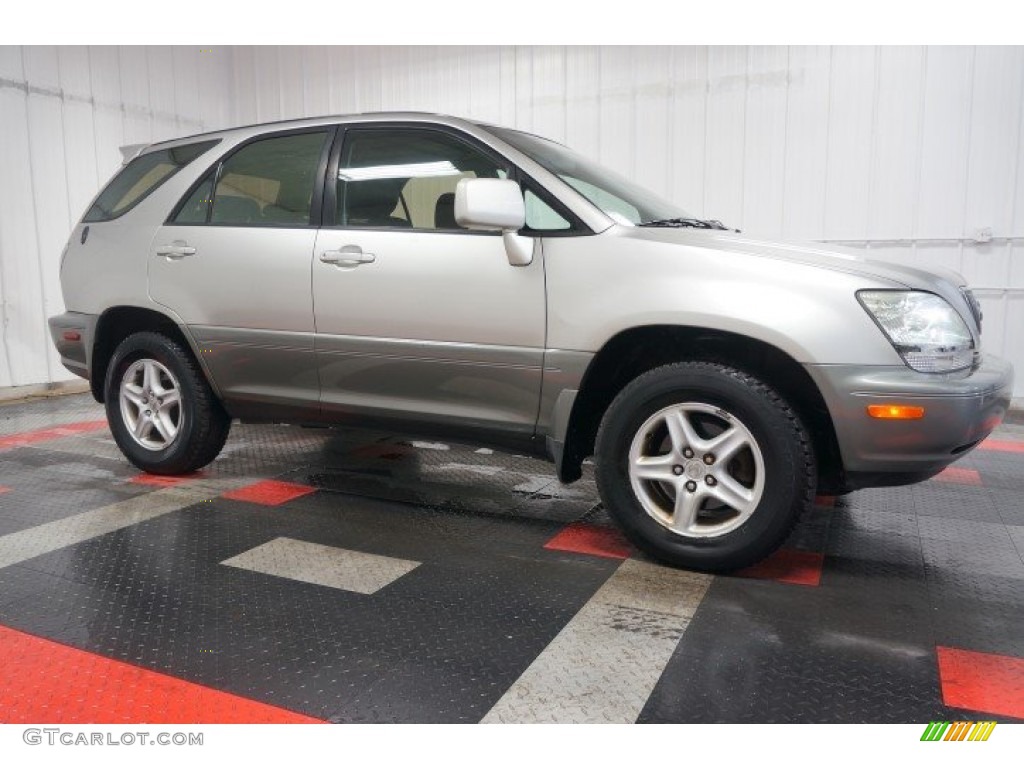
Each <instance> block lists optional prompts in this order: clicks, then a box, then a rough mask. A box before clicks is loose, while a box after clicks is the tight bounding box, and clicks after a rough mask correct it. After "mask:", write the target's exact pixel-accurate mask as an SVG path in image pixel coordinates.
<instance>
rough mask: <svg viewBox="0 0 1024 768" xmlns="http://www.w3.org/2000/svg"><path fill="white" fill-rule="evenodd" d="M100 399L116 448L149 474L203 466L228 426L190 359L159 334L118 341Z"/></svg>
mask: <svg viewBox="0 0 1024 768" xmlns="http://www.w3.org/2000/svg"><path fill="white" fill-rule="evenodd" d="M104 401H105V404H106V410H107V421H108V422H109V423H110V431H111V433H112V434H113V436H114V441H115V442H116V443H117V445H118V447H119V448H120V449H121V452H122V453H123V454H124V455H125V457H127V459H128V461H130V462H131V463H132V464H134V465H135V466H136V467H138V468H139V469H141V470H144V471H146V472H150V473H152V474H155V475H180V474H186V473H188V472H194V471H196V470H197V469H200V468H202V467H205V466H206V465H207V464H209V463H210V462H211V461H213V460H214V459H215V458H216V457H217V454H218V453H220V450H221V448H223V447H224V442H225V441H226V440H227V437H228V431H229V430H230V428H231V419H230V417H229V416H228V415H227V413H225V411H224V409H223V408H222V407H221V405H220V403H219V402H218V401H217V398H216V396H215V395H214V394H213V391H212V390H211V389H210V385H209V384H208V383H207V382H206V379H205V378H204V377H203V375H202V373H201V372H200V370H199V367H198V365H197V364H196V362H195V360H194V359H193V358H192V356H191V355H190V354H189V353H188V352H187V351H186V350H185V349H184V348H183V347H182V346H181V345H180V344H179V343H178V342H176V341H174V340H173V339H170V338H168V337H167V336H164V335H163V334H160V333H151V332H148V331H146V332H140V333H135V334H132V335H131V336H129V337H128V338H126V339H125V340H124V341H122V342H121V343H120V344H119V345H118V347H117V349H116V350H114V355H113V357H112V358H111V360H110V365H109V366H108V367H107V376H106V380H105V382H104Z"/></svg>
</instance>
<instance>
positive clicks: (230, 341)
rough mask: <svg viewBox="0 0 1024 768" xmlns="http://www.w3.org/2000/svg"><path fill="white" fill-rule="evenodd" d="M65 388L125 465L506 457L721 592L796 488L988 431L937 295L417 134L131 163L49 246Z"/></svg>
mask: <svg viewBox="0 0 1024 768" xmlns="http://www.w3.org/2000/svg"><path fill="white" fill-rule="evenodd" d="M61 282H62V286H63V290H64V299H65V302H66V305H67V307H68V309H69V311H68V312H67V313H65V314H63V315H60V316H59V317H54V318H52V319H51V320H50V328H51V332H52V335H53V339H54V343H55V344H56V345H57V348H58V349H59V351H60V354H61V357H62V359H63V362H64V364H65V365H66V366H67V367H68V368H69V369H70V370H71V371H73V372H75V373H76V374H79V375H81V376H83V377H85V378H87V379H88V380H89V381H90V383H91V385H92V392H93V394H94V396H95V397H96V399H97V400H99V401H101V402H104V403H105V404H106V410H107V416H108V419H109V421H110V427H111V430H112V432H113V435H114V438H115V439H116V441H117V443H118V445H119V446H120V447H121V450H122V451H123V452H124V454H125V455H126V456H127V457H128V459H129V461H131V462H132V463H133V464H135V465H136V466H137V467H140V468H141V469H143V470H146V471H148V472H153V473H158V474H177V473H184V472H190V471H193V470H196V469H198V468H200V467H202V466H204V465H205V464H207V463H209V462H211V461H212V460H213V459H214V458H215V457H216V456H217V454H218V452H219V451H220V450H221V448H222V446H223V445H224V442H225V440H226V439H227V436H228V429H229V425H230V423H231V420H232V419H233V418H239V419H243V420H246V421H253V422H291V423H301V424H334V425H344V426H363V427H374V428H382V429H386V430H391V431H396V432H399V433H403V434H410V435H413V434H420V435H429V436H436V437H446V438H450V439H455V440H461V441H465V442H472V443H480V444H488V445H492V446H497V447H507V448H513V449H515V450H517V451H526V452H529V453H531V454H533V455H536V456H544V457H547V458H549V459H550V460H551V461H553V462H554V464H555V466H556V468H557V472H558V477H559V478H560V479H561V480H562V481H563V482H571V481H573V480H576V479H577V478H579V477H580V474H581V465H582V462H583V460H584V459H585V458H586V457H588V456H591V455H593V456H594V458H595V463H596V477H597V482H598V486H599V489H600V492H601V496H602V499H603V500H604V502H605V504H606V506H607V508H608V510H609V512H610V513H611V514H612V515H613V516H614V518H615V519H616V520H617V521H618V523H619V524H620V525H621V526H622V528H623V530H624V531H625V533H626V534H627V535H628V536H629V538H630V539H631V540H632V541H633V542H634V543H635V544H636V545H638V546H639V547H641V548H642V549H644V550H646V551H647V552H649V553H651V554H652V555H654V556H656V557H658V558H661V559H662V560H665V561H668V562H671V563H674V564H677V565H680V566H684V567H689V568H698V569H705V570H728V569H733V568H738V567H741V566H745V565H748V564H750V563H752V562H754V561H756V560H758V559H760V558H762V557H763V556H765V555H766V554H768V553H769V552H771V551H772V550H773V549H774V548H776V547H777V546H778V545H779V544H780V543H781V542H782V541H783V540H784V539H785V537H786V535H787V533H788V532H789V531H790V529H791V527H792V526H793V524H794V523H795V521H796V520H797V518H798V516H799V515H800V513H801V511H802V510H804V509H805V508H807V507H808V505H810V504H811V503H812V502H813V499H814V497H815V493H816V492H817V493H827V494H841V493H846V492H849V491H851V490H854V489H857V488H864V487H869V486H882V485H897V484H903V483H911V482H917V481H920V480H924V479H926V478H928V477H930V476H932V475H934V474H936V473H937V472H939V471H940V470H942V469H943V467H945V466H946V465H948V464H949V463H950V462H952V461H955V460H956V459H957V458H958V457H960V456H963V455H964V454H965V453H966V452H967V451H969V450H971V448H973V447H974V446H975V445H977V443H978V442H979V441H980V440H982V439H983V438H984V437H985V436H986V435H987V434H988V433H989V432H990V431H991V430H992V429H993V428H994V427H995V426H996V425H997V424H998V423H999V422H1000V420H1001V419H1002V417H1003V414H1004V412H1005V411H1006V409H1007V407H1008V405H1009V398H1010V392H1011V388H1012V378H1013V372H1012V369H1011V367H1010V366H1009V365H1008V364H1007V363H1005V362H1003V361H1001V360H998V359H995V358H993V357H991V356H988V355H982V353H981V312H980V311H979V307H978V304H977V302H976V301H975V300H974V297H973V296H972V295H971V293H970V291H969V290H967V288H966V287H965V286H964V281H963V280H962V279H961V278H959V276H957V275H953V274H949V275H943V276H940V275H937V274H933V273H931V272H926V271H922V270H918V269H910V268H905V267H897V266H893V265H890V264H885V263H880V262H877V261H871V260H867V259H864V258H860V257H859V256H856V255H854V254H852V253H849V252H845V251H841V250H839V249H835V248H826V247H824V246H820V245H793V244H783V243H775V242H764V241H761V240H755V239H753V238H750V237H747V236H745V235H742V234H740V233H738V232H735V231H732V230H728V229H726V228H725V227H723V226H722V225H721V224H720V223H718V222H716V221H706V220H701V219H698V218H695V217H694V216H691V215H690V214H688V213H687V212H686V211H684V210H682V209H680V208H679V207H677V206H676V205H675V204H673V203H671V202H668V201H666V200H663V199H661V198H660V197H658V196H657V195H654V194H652V193H651V192H648V191H646V190H644V189H642V188H640V187H638V186H636V185H634V184H632V183H630V182H629V181H627V180H625V179H623V178H621V177H619V176H617V175H616V174H614V173H611V172H609V171H607V170H605V169H603V168H601V167H599V166H597V165H595V164H594V163H593V162H591V161H590V160H588V159H586V158H584V157H581V156H580V155H578V154H576V153H574V152H572V151H571V150H569V149H567V148H566V147H564V146H562V145H560V144H557V143H555V142H553V141H548V140H546V139H543V138H540V137H538V136H533V135H530V134H527V133H522V132H520V131H515V130H510V129H507V128H499V127H496V126H491V125H481V124H478V123H473V122H469V121H466V120H460V119H455V118H449V117H441V116H437V115H424V114H373V115H354V116H347V117H328V118H316V119H309V120H298V121H291V122H284V123H275V124H271V125H259V126H252V127H247V128H238V129H232V130H227V131H221V132H217V133H210V134H204V135H202V136H193V137H189V138H183V139H176V140H174V141H167V142H162V143H159V144H153V145H152V146H148V147H145V148H143V149H141V150H140V151H138V152H137V153H136V155H135V157H134V158H133V159H131V160H130V162H127V164H126V165H125V166H124V167H123V169H122V170H121V171H120V172H119V173H118V174H117V175H116V176H115V177H114V178H113V180H112V181H111V182H110V183H109V184H108V185H107V186H106V188H105V189H104V190H103V191H102V192H101V193H100V194H99V195H98V196H97V198H96V199H95V201H94V202H93V203H92V205H91V206H90V207H89V209H88V212H87V213H86V214H85V217H84V218H83V219H82V221H81V223H80V224H79V225H78V226H77V227H76V228H75V230H74V232H73V233H72V236H71V239H70V241H69V242H68V246H67V248H66V249H65V252H64V255H63V259H62V263H61Z"/></svg>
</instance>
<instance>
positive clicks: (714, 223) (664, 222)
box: [637, 216, 728, 229]
mask: <svg viewBox="0 0 1024 768" xmlns="http://www.w3.org/2000/svg"><path fill="white" fill-rule="evenodd" d="M637 226H640V227H692V228H693V229H728V227H727V226H725V224H723V223H722V222H720V221H718V220H717V219H688V218H685V217H682V216H681V217H678V218H674V219H654V220H653V221H645V222H642V223H640V224H638V225H637Z"/></svg>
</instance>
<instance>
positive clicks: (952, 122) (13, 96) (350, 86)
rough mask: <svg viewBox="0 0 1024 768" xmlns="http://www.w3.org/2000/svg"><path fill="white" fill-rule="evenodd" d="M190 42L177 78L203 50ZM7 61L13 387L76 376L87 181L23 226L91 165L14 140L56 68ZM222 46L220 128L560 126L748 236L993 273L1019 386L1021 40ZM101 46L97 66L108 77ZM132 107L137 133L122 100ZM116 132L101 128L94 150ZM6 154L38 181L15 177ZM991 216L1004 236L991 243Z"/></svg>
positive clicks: (1000, 323)
mask: <svg viewBox="0 0 1024 768" xmlns="http://www.w3.org/2000/svg"><path fill="white" fill-rule="evenodd" d="M26 50H27V51H30V50H31V49H26ZM129 50H133V49H129ZM189 51H194V49H189ZM108 55H109V54H108ZM124 55H125V53H124V51H120V52H118V53H117V54H115V56H117V58H119V59H120V58H123V57H124ZM133 55H142V56H143V57H144V60H145V63H146V68H147V71H148V72H149V73H150V75H149V77H148V79H145V82H144V83H140V85H145V84H146V83H148V84H150V87H151V88H152V87H153V86H155V85H157V81H158V79H159V76H158V75H157V74H156V72H157V70H158V69H159V68H160V66H161V63H160V62H161V58H160V57H161V56H163V54H161V53H159V49H157V51H156V52H154V50H153V49H146V51H145V53H141V54H139V53H137V52H136V53H135V54H133ZM174 55H175V57H177V58H175V72H177V71H178V69H179V66H178V64H177V62H178V58H182V59H185V58H187V57H186V54H185V52H182V53H175V54H174ZM2 56H3V58H2V59H0V62H2V63H0V67H2V70H0V77H2V78H4V81H3V82H4V85H3V87H2V89H0V98H2V99H3V101H2V102H0V104H2V105H3V112H2V118H0V120H2V124H3V134H2V135H0V138H3V139H5V140H4V142H3V144H4V146H3V147H2V148H0V159H2V161H3V167H4V169H5V181H4V183H3V184H2V185H0V186H2V189H0V194H2V195H3V197H0V258H3V260H4V269H3V270H2V271H0V281H4V284H6V285H11V286H13V290H15V291H16V292H17V293H18V294H19V295H20V293H21V291H22V290H25V291H26V292H27V294H26V295H28V296H30V298H29V299H28V300H27V301H26V303H25V304H24V305H23V307H22V311H20V313H19V314H18V315H17V317H16V322H14V321H12V320H11V314H10V311H9V310H8V308H7V303H6V302H7V301H8V300H5V307H4V311H5V318H7V326H6V327H7V329H8V331H7V334H8V336H7V338H8V345H7V346H6V347H5V349H8V350H10V349H13V348H15V347H14V345H17V349H18V350H19V353H18V356H19V357H20V356H21V355H24V357H25V362H23V363H21V364H20V367H14V366H13V365H12V364H11V363H8V362H7V361H6V360H4V359H3V357H2V355H0V385H2V384H4V383H5V382H7V383H10V382H12V381H13V382H15V383H25V382H27V381H30V380H31V379H26V378H25V371H32V372H34V373H33V375H39V372H43V373H45V374H46V375H47V376H50V377H54V378H56V377H60V376H61V375H62V374H61V372H60V371H59V370H56V369H55V368H54V365H55V363H54V361H53V358H52V355H51V356H50V357H49V358H47V354H48V353H47V352H46V349H47V345H46V342H45V338H44V334H43V326H42V325H41V323H42V320H41V318H42V316H43V314H44V312H43V311H42V310H41V309H40V304H39V292H40V290H42V291H43V294H44V296H45V300H46V301H47V302H49V304H48V308H47V310H46V311H50V309H49V307H52V306H53V305H54V303H59V297H58V296H55V295H54V293H53V290H54V287H55V286H56V282H55V279H53V277H54V273H53V266H54V264H55V262H56V258H57V254H58V253H59V250H60V243H62V242H63V238H64V236H65V234H66V231H67V229H68V227H69V225H70V217H74V216H77V215H78V213H79V212H80V209H81V207H82V205H84V199H85V198H88V197H89V193H82V194H79V193H78V192H75V193H74V194H73V195H72V196H73V197H74V201H75V202H74V204H73V205H70V206H69V207H70V208H72V209H74V210H73V212H72V213H70V214H68V215H66V216H65V218H64V219H63V222H62V223H61V224H60V226H58V223H57V222H56V221H54V223H53V224H52V226H54V227H56V228H57V229H58V230H60V231H59V232H53V233H52V234H51V233H50V232H49V231H48V230H47V231H46V236H47V238H49V239H48V240H47V241H46V243H44V242H43V238H42V237H41V236H40V235H39V234H38V230H37V229H35V228H33V227H32V226H27V225H26V222H31V221H32V219H33V216H39V215H40V212H39V208H40V206H39V204H38V203H34V202H33V198H22V197H21V194H22V192H23V191H24V189H25V187H24V184H25V183H27V180H30V179H31V180H35V179H36V177H37V176H38V175H39V174H41V173H48V174H49V178H50V181H49V182H42V181H40V182H35V183H34V184H33V188H34V190H35V191H34V193H33V194H34V199H36V200H38V199H39V198H40V194H42V195H43V196H44V197H45V196H46V195H47V194H51V193H48V192H47V191H46V190H47V189H53V190H54V192H53V193H52V194H58V195H59V194H63V193H62V192H61V190H62V189H63V188H64V187H61V186H60V178H59V174H58V171H61V172H62V171H63V169H64V168H65V167H67V168H68V171H67V173H68V177H69V179H68V182H67V184H70V182H71V177H72V175H74V177H75V179H76V180H78V182H77V183H79V184H83V182H81V181H80V179H81V178H82V176H83V171H82V170H81V168H79V167H78V166H80V165H81V164H82V161H81V159H80V158H78V157H77V156H72V152H71V149H72V147H73V144H72V143H69V142H65V146H66V147H67V148H68V150H67V152H66V153H65V154H66V155H67V162H66V163H65V160H64V158H57V157H48V158H46V160H45V162H44V161H43V160H40V164H39V165H38V167H37V165H36V164H32V165H28V164H27V161H26V159H25V154H26V153H25V152H24V150H23V149H22V150H21V151H18V150H17V149H13V150H12V149H10V148H9V147H8V146H7V144H8V140H7V137H8V136H9V135H10V134H12V133H13V134H15V135H16V138H17V137H18V136H20V135H21V134H18V130H17V129H16V128H15V129H11V128H9V127H8V122H12V123H18V120H21V124H22V125H26V124H31V122H32V120H33V118H32V117H31V116H29V117H28V118H27V120H26V117H25V115H24V113H25V111H26V106H25V105H26V101H27V102H28V103H29V104H31V103H32V102H33V100H35V101H40V104H38V105H37V106H36V107H35V110H36V111H39V112H40V115H39V116H38V117H37V118H35V119H36V120H43V119H44V116H43V114H42V110H43V109H44V108H45V105H46V104H49V102H48V101H46V99H47V98H50V99H53V98H54V97H52V96H51V97H47V96H45V95H36V96H34V95H33V94H32V92H31V90H30V91H29V93H28V94H26V93H25V90H24V89H23V88H22V89H20V90H19V88H17V87H11V86H8V85H7V81H8V80H13V81H16V82H24V81H26V80H28V81H29V82H30V83H31V82H33V80H32V78H34V77H39V76H40V75H37V74H33V73H34V72H35V70H36V68H34V67H32V66H31V65H29V64H28V62H29V61H30V60H31V59H33V58H34V56H35V55H34V54H20V53H19V54H15V55H14V56H13V57H12V56H11V55H10V54H8V53H7V52H4V53H3V54H2ZM64 56H65V53H64V49H62V50H61V53H60V57H59V58H60V60H61V61H63V59H64ZM192 56H193V57H194V58H193V59H188V60H189V61H193V60H195V61H197V62H199V63H197V66H201V62H202V60H201V59H200V58H199V54H195V53H194V52H193V53H192ZM215 56H216V57H217V58H215V59H213V61H215V66H221V65H223V64H224V62H228V67H229V69H230V73H229V75H228V77H227V79H224V78H218V77H215V78H214V79H213V80H212V81H210V82H209V83H207V88H208V89H215V88H216V87H218V86H219V87H220V90H208V91H207V93H208V94H210V93H212V94H215V96H214V101H215V102H216V103H215V104H212V105H210V107H211V109H213V108H214V107H216V109H219V110H223V109H225V106H224V105H228V106H227V107H226V108H228V109H229V110H230V112H229V114H228V115H227V116H226V117H225V116H224V115H223V113H222V112H218V111H216V110H214V111H212V112H210V113H207V112H205V111H204V109H203V105H202V104H200V105H199V109H198V110H197V111H198V119H200V120H203V121H205V122H207V123H209V124H211V125H213V124H216V123H217V122H218V121H220V120H224V119H226V120H228V121H229V122H231V123H234V124H242V123H252V122H261V121H266V120H276V119H281V118H288V117H298V116H303V115H319V114H328V113H340V112H360V111H372V110H380V109H420V110H430V111H438V112H448V113H453V114H458V115H464V116H468V117H473V118H477V119H481V120H488V121H494V122H499V123H502V124H506V125H511V126H516V127H520V128H524V129H527V130H531V131H535V132H537V133H541V134H544V135H547V136H550V137H552V138H554V139H558V140H561V141H564V142H566V143H567V144H569V145H571V146H573V147H575V148H576V149H579V150H581V151H582V152H584V153H586V154H589V155H591V156H594V157H597V158H599V159H600V160H601V161H602V162H604V163H605V164H607V165H609V166H611V167H613V168H616V169H617V170H620V171H622V172H624V173H626V174H627V175H630V176H632V177H634V178H635V179H637V180H638V181H640V182H641V183H643V184H645V185H647V186H649V187H651V188H653V189H656V190H658V191H660V192H662V193H664V194H665V195H667V196H669V197H671V198H673V199H675V200H677V201H678V202H679V203H680V204H682V205H683V206H684V207H686V208H687V209H689V210H690V211H692V212H694V213H695V214H697V215H701V216H709V217H713V218H720V219H722V220H723V221H725V222H727V223H728V224H730V225H732V226H736V227H739V228H741V229H743V230H744V231H745V232H747V233H750V234H758V235H765V236H769V237H777V236H782V237H788V238H797V239H806V240H825V241H835V242H842V243H846V244H849V245H853V246H856V247H861V248H866V249H870V250H871V252H872V253H873V254H875V255H878V256H881V257H883V258H898V259H901V260H905V261H911V262H917V263H921V264H924V265H939V266H944V267H951V268H953V269H956V270H958V271H961V272H963V273H964V275H965V276H966V277H967V278H968V280H969V281H970V282H971V283H972V284H974V285H976V286H978V287H979V289H980V290H979V291H978V293H979V296H980V297H981V299H982V302H983V305H984V307H985V311H986V323H985V344H986V347H987V348H988V349H990V350H992V351H994V352H997V353H999V354H1002V355H1004V356H1006V357H1009V358H1010V359H1012V360H1013V361H1014V362H1015V363H1016V365H1017V368H1018V370H1019V371H1020V372H1021V374H1020V376H1018V391H1017V394H1018V396H1020V395H1024V341H1022V331H1024V121H1022V109H1024V47H1010V48H1006V47H1004V48H999V47H860V48H852V47H820V48H807V47H784V46H772V47H709V48H702V47H687V48H667V47H468V48H457V47H360V48H325V47H307V48H278V47H256V48H232V49H217V50H216V51H215ZM164 58H165V59H166V56H164ZM8 59H10V61H8ZM23 59H24V61H25V63H22V60H23ZM89 59H90V64H91V68H92V71H93V72H94V73H95V72H96V71H97V69H100V70H104V71H106V69H105V67H104V66H103V65H102V63H100V64H99V65H98V64H97V62H96V61H95V59H94V58H93V56H92V55H90V57H89ZM164 66H166V61H165V62H164ZM121 68H122V69H123V68H124V67H123V65H122V67H121ZM129 69H132V68H131V67H129ZM27 70H32V72H33V73H30V74H26V71H27ZM12 72H13V74H12ZM60 74H61V75H62V76H63V74H64V73H63V70H61V72H60ZM95 77H96V75H95V74H94V75H93V80H94V82H95ZM111 77H113V78H115V79H116V75H115V76H111ZM132 77H135V78H140V76H139V74H138V72H134V74H133V75H132ZM115 87H116V86H115ZM65 88H67V86H65ZM129 92H130V93H131V94H132V95H133V98H138V99H139V100H140V101H141V103H142V104H144V105H145V104H148V102H147V101H145V99H146V98H147V94H148V93H149V91H147V89H146V88H144V87H136V88H133V89H125V88H124V87H123V86H122V87H121V88H120V93H121V94H122V96H123V95H124V94H126V93H129ZM8 101H11V102H12V103H14V104H15V106H17V105H18V104H20V105H21V106H20V109H21V117H20V118H17V119H14V120H9V116H8V114H7V113H8V106H7V105H8ZM174 103H175V104H176V105H178V104H179V102H178V101H175V102H174ZM49 108H50V111H51V113H53V112H54V110H56V111H57V113H59V112H60V107H55V106H53V105H52V104H51V105H50V107H49ZM164 108H165V109H166V108H167V107H166V106H165V107H164ZM174 109H178V110H180V109H181V107H180V105H179V106H175V107H174ZM183 114H186V113H183ZM51 118H53V115H51ZM63 120H64V121H65V125H67V121H68V106H67V103H66V100H65V103H64V107H63ZM123 123H124V126H125V128H124V132H125V133H127V132H128V131H127V127H128V124H129V119H128V117H127V116H124V120H123ZM162 127H168V126H162ZM20 130H21V131H22V133H24V132H25V129H24V128H21V129H20ZM40 130H41V131H42V133H45V132H46V130H47V129H42V128H41V129H40ZM48 130H49V131H50V133H51V134H55V135H56V136H58V137H59V134H60V131H59V130H58V129H55V128H53V127H50V128H49V129H48ZM97 130H98V129H97ZM187 130H190V128H188V127H186V126H184V125H182V130H181V131H180V132H182V133H183V132H186V131H187ZM171 132H172V133H173V132H174V131H173V130H172V131H171ZM115 134H116V132H113V131H108V132H107V133H106V134H105V135H104V136H105V137H107V138H109V139H111V140H113V139H115ZM41 135H42V134H41ZM161 135H164V134H161ZM143 138H144V137H143ZM116 139H117V140H116V141H112V143H111V144H110V146H109V148H108V147H107V145H106V144H105V143H104V149H103V151H104V152H108V156H112V153H116V143H117V142H118V141H122V143H127V142H129V141H139V140H141V139H140V138H138V132H135V133H134V134H133V136H132V138H130V139H129V138H127V137H124V138H123V140H122V138H121V137H120V136H116ZM105 140H106V139H104V141H105ZM33 141H35V140H33ZM43 142H44V140H43V139H40V140H39V141H38V142H36V143H37V144H40V145H42V146H45V144H44V143H43ZM100 143H101V137H100V135H99V134H98V133H97V134H96V136H95V141H94V142H93V144H94V145H95V147H96V150H95V151H96V152H97V153H98V152H100V149H99V145H100ZM21 146H24V143H23V144H22V145H21ZM38 151H39V152H40V153H41V152H42V150H41V149H40V150H38ZM61 151H62V152H64V150H63V149H62V150H61ZM76 151H77V150H76ZM33 157H34V155H33ZM90 157H91V155H90ZM76 163H77V164H78V165H74V164H76ZM86 164H88V163H86ZM9 165H10V167H17V169H19V170H18V172H19V173H20V174H21V176H20V177H19V178H21V179H24V180H26V181H24V182H20V183H19V184H18V185H12V184H8V183H7V182H6V173H7V171H6V169H7V168H8V167H9ZM74 168H77V170H74V171H73V170H72V169H74ZM95 179H96V176H95V175H94V176H93V177H90V179H89V183H93V182H95ZM47 183H49V187H47V186H46V184H47ZM95 183H98V182H95ZM95 183H93V186H95ZM65 186H67V185H65ZM84 186H85V187H88V186H89V184H88V183H85V184H84ZM80 188H81V187H75V189H80ZM11 198H18V199H16V200H12V199H11ZM8 204H10V205H12V206H14V208H13V210H14V211H15V214H14V215H13V216H11V215H8V209H7V206H8ZM76 205H77V206H78V207H77V208H75V206H76ZM8 221H10V222H11V224H10V225H9V224H8V223H7V222H8ZM9 226H10V227H11V229H10V230H8V228H9ZM986 230H988V231H989V236H990V237H991V240H990V241H989V242H987V243H979V242H977V240H978V239H979V238H981V239H984V237H985V236H986V235H985V231H986ZM50 240H52V241H53V245H50V244H49V242H50ZM12 248H13V249H14V251H15V252H16V254H17V256H16V258H15V257H9V255H8V254H9V253H10V252H11V249H12ZM11 259H13V261H12V263H13V264H15V266H13V267H11V268H8V267H7V262H8V261H9V260H11ZM40 260H42V261H43V262H44V263H45V264H46V268H45V269H43V270H40V269H39V266H38V265H39V263H40ZM48 270H49V271H48ZM8 273H10V274H8ZM40 275H44V277H42V278H41V279H40V277H39V276H40ZM46 275H48V276H46ZM33 280H35V283H33ZM23 282H24V285H23ZM33 286H36V287H33ZM0 287H2V286H0ZM4 290H5V291H6V290H7V289H6V288H5V289H4ZM32 291H35V293H34V294H32ZM33 313H34V314H33ZM12 328H13V330H12ZM30 360H35V362H29V361H30ZM47 360H49V362H46V361H47ZM5 366H6V368H5ZM5 376H6V378H5Z"/></svg>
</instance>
